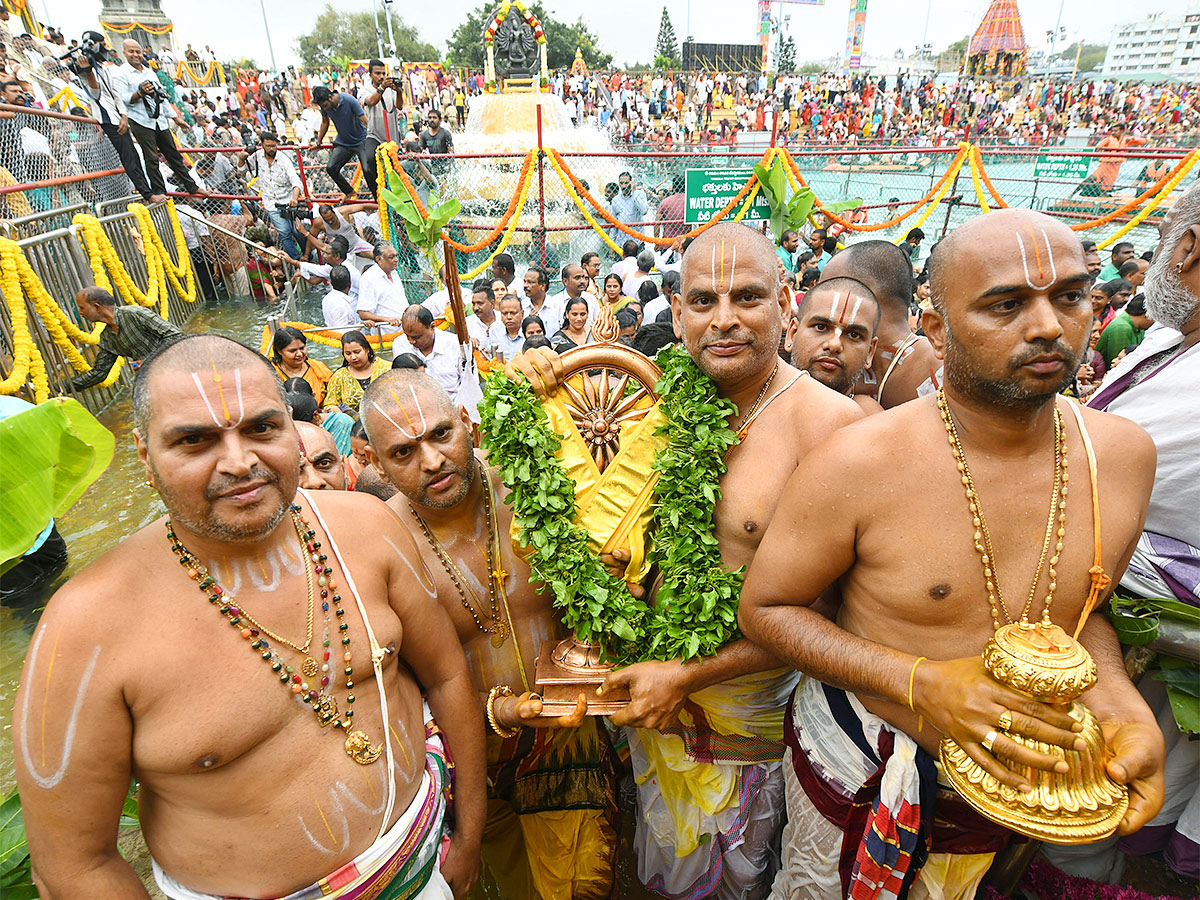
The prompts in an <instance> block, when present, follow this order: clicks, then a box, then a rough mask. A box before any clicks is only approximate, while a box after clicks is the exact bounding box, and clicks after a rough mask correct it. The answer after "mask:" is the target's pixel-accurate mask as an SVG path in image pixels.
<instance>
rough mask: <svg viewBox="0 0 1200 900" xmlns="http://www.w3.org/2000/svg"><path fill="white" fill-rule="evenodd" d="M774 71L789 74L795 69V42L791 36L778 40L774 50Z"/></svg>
mask: <svg viewBox="0 0 1200 900" xmlns="http://www.w3.org/2000/svg"><path fill="white" fill-rule="evenodd" d="M776 54H777V55H776V59H775V71H776V72H778V73H779V74H780V75H791V74H792V73H793V72H795V71H796V42H795V41H794V40H793V39H792V38H791V36H788V37H785V38H784V39H783V40H781V41H780V42H779V49H778V50H777V51H776Z"/></svg>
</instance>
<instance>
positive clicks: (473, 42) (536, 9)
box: [446, 3, 612, 71]
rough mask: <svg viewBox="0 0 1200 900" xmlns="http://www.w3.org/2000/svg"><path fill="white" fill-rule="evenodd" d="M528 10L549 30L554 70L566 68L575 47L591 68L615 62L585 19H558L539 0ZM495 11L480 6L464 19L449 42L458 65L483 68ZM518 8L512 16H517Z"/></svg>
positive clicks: (548, 48)
mask: <svg viewBox="0 0 1200 900" xmlns="http://www.w3.org/2000/svg"><path fill="white" fill-rule="evenodd" d="M529 10H530V12H532V13H533V14H534V15H535V16H537V17H538V19H540V20H541V22H542V29H543V31H545V33H546V64H547V65H548V66H549V67H550V68H551V69H567V68H570V66H571V63H572V62H574V61H575V50H576V49H578V50H579V51H580V52H581V53H582V54H583V61H584V62H585V63H587V66H588V68H589V69H591V70H592V71H595V70H596V69H607V68H608V66H609V65H610V64H611V63H612V54H611V53H605V52H603V51H602V50H601V49H600V48H599V47H598V46H597V38H596V36H595V35H594V34H592V32H591V30H590V29H589V28H588V27H587V25H586V24H585V23H584V21H583V18H582V17H580V18H579V19H577V20H576V22H575V24H574V25H566V24H564V23H562V22H559V21H558V20H557V19H555V18H554V17H553V16H549V15H547V14H546V12H545V10H543V9H542V5H541V4H540V3H533V4H530V5H529ZM495 12H496V6H495V5H494V4H493V3H485V4H484V5H483V6H480V7H478V8H477V9H475V11H474V12H472V13H471V14H470V15H469V16H467V18H466V19H465V20H464V21H463V23H462V24H461V25H459V26H458V28H456V29H454V34H453V36H451V38H450V40H449V41H447V42H446V48H447V53H446V59H447V61H448V62H450V63H451V64H453V65H455V66H463V67H465V68H470V69H482V68H483V61H484V52H483V29H484V26H485V25H486V24H487V23H488V22H490V21H491V20H492V16H493V15H494V14H495ZM517 14H518V13H517V11H516V8H515V7H514V8H513V11H512V12H511V13H510V15H517Z"/></svg>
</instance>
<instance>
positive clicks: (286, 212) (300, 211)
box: [275, 203, 313, 222]
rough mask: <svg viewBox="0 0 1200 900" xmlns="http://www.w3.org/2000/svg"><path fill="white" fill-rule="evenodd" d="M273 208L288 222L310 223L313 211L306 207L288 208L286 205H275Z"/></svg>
mask: <svg viewBox="0 0 1200 900" xmlns="http://www.w3.org/2000/svg"><path fill="white" fill-rule="evenodd" d="M275 208H276V209H277V210H279V214H280V215H281V216H283V217H284V218H285V219H287V220H288V221H290V222H294V221H296V220H297V219H304V220H306V221H312V217H313V211H312V210H311V209H309V208H308V207H307V206H299V205H297V206H288V205H287V204H286V203H276V204H275Z"/></svg>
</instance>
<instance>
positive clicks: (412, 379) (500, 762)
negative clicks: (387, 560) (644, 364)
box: [361, 369, 617, 900]
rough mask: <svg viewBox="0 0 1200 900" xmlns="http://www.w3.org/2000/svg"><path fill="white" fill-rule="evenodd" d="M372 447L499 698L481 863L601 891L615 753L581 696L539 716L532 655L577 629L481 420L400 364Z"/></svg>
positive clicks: (499, 879) (496, 872)
mask: <svg viewBox="0 0 1200 900" xmlns="http://www.w3.org/2000/svg"><path fill="white" fill-rule="evenodd" d="M361 411H362V415H363V423H364V425H365V426H366V428H367V434H368V435H369V436H370V441H371V443H370V445H369V448H368V451H367V453H368V455H369V456H370V458H371V460H372V462H373V464H374V465H375V466H376V467H377V468H378V470H379V471H380V473H381V474H383V475H384V476H386V477H387V479H388V480H389V481H390V482H391V483H392V484H393V485H395V487H396V488H397V489H398V490H399V491H400V493H399V494H397V495H396V496H394V497H392V499H391V500H389V501H388V506H390V507H391V508H392V510H393V511H394V512H395V513H396V515H397V516H399V517H400V519H401V521H403V522H404V523H405V524H406V525H408V526H410V527H412V528H414V529H415V530H417V531H418V532H419V533H420V534H421V537H420V538H418V540H419V541H420V544H421V557H422V561H423V562H422V567H421V579H422V583H423V585H424V587H425V591H426V593H424V594H423V596H428V597H431V598H432V597H435V596H436V598H437V599H439V600H441V602H442V605H443V607H444V608H445V610H446V612H447V613H448V614H449V615H450V619H451V621H452V622H453V623H454V627H455V629H456V630H457V631H458V637H459V640H460V641H461V642H462V645H463V647H464V648H465V649H466V654H467V665H468V667H469V668H470V670H471V680H472V683H473V684H474V687H475V690H476V691H477V692H478V694H479V696H480V699H481V700H482V701H483V702H484V703H485V704H486V705H487V707H488V710H489V713H490V715H489V721H490V724H491V726H492V728H491V733H490V734H489V735H488V740H487V767H488V769H487V771H488V795H489V796H488V817H487V824H486V825H485V827H484V832H483V863H484V865H485V866H486V867H487V869H488V872H489V874H490V875H491V877H492V878H493V879H494V880H495V882H496V884H497V886H498V887H499V888H500V893H501V895H502V896H504V897H507V898H523V897H531V898H532V897H544V898H557V900H603V898H606V897H608V896H610V895H611V893H612V881H613V866H614V856H615V852H616V843H617V841H616V837H617V835H616V828H615V823H614V812H615V810H616V764H615V756H614V754H613V751H612V749H611V747H610V746H609V744H608V739H607V736H606V735H605V734H604V733H603V732H602V731H601V730H600V729H599V727H598V720H597V719H596V718H594V717H585V715H584V713H585V711H586V709H587V703H586V702H584V701H581V702H580V703H579V705H578V707H577V709H576V710H575V711H574V712H573V713H572V715H570V716H564V717H561V718H558V719H542V718H539V713H541V701H540V700H538V699H536V698H534V697H533V695H532V692H531V686H532V685H533V680H534V661H535V659H536V657H537V653H538V650H539V648H540V647H541V646H542V643H543V642H544V641H547V640H552V639H554V638H556V637H566V634H565V632H564V631H563V629H562V626H561V625H560V624H559V621H558V619H557V617H556V616H555V614H554V610H553V606H552V603H551V594H550V593H549V592H546V593H538V592H537V591H536V590H535V589H534V587H533V586H532V585H531V584H530V583H529V566H528V565H526V563H525V561H524V560H522V559H521V558H520V557H518V556H517V555H516V554H515V553H514V552H513V546H512V540H511V538H510V537H509V532H510V528H511V525H512V508H511V507H510V506H509V505H508V504H507V503H506V502H505V500H506V497H507V494H508V491H507V490H506V489H505V487H504V485H503V484H502V483H501V481H500V477H499V475H497V473H496V472H495V470H494V469H493V468H492V467H491V466H489V465H488V464H487V463H486V461H485V460H484V458H483V456H482V454H477V453H475V452H473V451H472V448H471V430H470V429H471V420H470V418H469V417H468V415H467V413H466V411H465V410H463V409H462V408H461V407H460V406H458V405H457V404H455V403H454V402H453V401H452V400H451V399H450V397H449V395H448V394H447V393H446V391H445V390H444V389H443V388H442V387H441V385H439V384H438V383H437V382H436V381H434V380H433V379H432V378H430V377H429V376H428V375H423V374H421V373H418V372H414V371H412V370H411V369H395V370H393V371H391V372H389V373H387V374H385V375H383V376H382V377H380V378H379V379H377V380H376V381H374V382H373V383H372V384H371V386H370V387H369V388H368V389H367V393H366V395H365V396H364V398H363V402H362V404H361Z"/></svg>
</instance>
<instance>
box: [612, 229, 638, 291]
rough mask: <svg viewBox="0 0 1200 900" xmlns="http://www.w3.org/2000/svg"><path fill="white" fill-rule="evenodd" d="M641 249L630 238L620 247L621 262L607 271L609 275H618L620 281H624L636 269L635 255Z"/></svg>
mask: <svg viewBox="0 0 1200 900" xmlns="http://www.w3.org/2000/svg"><path fill="white" fill-rule="evenodd" d="M640 249H641V244H639V243H638V242H637V241H635V240H633V239H632V238H630V239H629V240H627V241H625V243H623V244H622V245H621V261H620V262H618V263H614V264H613V267H612V268H611V269H610V270H609V272H610V273H611V274H614V275H620V276H621V280H622V281H624V280H625V276H626V275H629V274H630V273H631V272H633V271H635V270H636V269H637V255H638V253H639V251H640Z"/></svg>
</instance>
